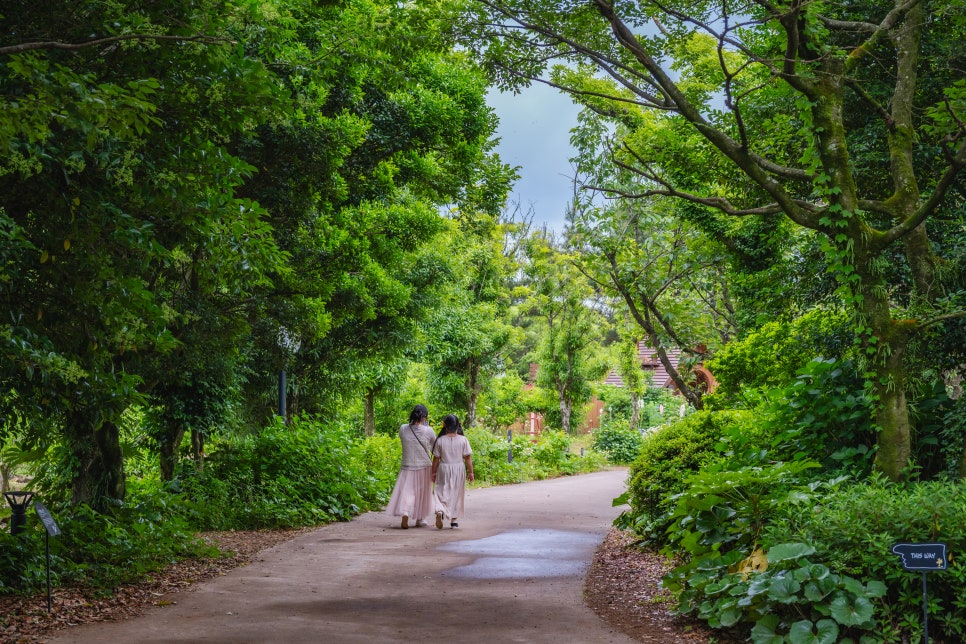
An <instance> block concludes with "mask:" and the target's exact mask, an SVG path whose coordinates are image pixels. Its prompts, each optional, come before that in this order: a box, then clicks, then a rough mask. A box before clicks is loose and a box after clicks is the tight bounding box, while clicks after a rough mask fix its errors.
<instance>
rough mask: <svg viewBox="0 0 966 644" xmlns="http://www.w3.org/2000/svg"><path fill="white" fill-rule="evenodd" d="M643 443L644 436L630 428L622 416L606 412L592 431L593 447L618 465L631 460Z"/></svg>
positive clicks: (634, 457)
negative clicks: (604, 418) (603, 419)
mask: <svg viewBox="0 0 966 644" xmlns="http://www.w3.org/2000/svg"><path fill="white" fill-rule="evenodd" d="M643 444H644V436H643V435H642V434H641V432H640V431H639V430H637V429H633V428H631V427H630V425H629V421H628V419H627V418H626V417H624V416H615V415H611V414H608V415H607V418H606V420H605V421H604V422H603V423H602V424H601V426H600V428H599V429H597V431H595V432H594V443H593V447H594V449H595V450H597V451H598V452H601V453H602V454H605V455H606V456H607V460H608V461H609V462H611V463H616V464H619V465H627V464H629V463H631V462H633V461H634V459H636V458H637V456H638V454H640V452H641V446H642V445H643Z"/></svg>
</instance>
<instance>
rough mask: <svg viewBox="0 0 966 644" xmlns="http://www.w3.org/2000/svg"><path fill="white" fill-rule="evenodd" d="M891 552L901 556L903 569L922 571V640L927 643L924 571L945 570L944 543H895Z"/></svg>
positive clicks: (926, 595) (926, 599) (927, 600)
mask: <svg viewBox="0 0 966 644" xmlns="http://www.w3.org/2000/svg"><path fill="white" fill-rule="evenodd" d="M892 552H893V554H897V555H899V557H901V558H902V567H903V569H905V570H916V571H920V572H922V641H923V642H924V644H929V596H928V594H927V592H926V573H927V572H929V571H930V570H946V568H947V567H948V565H949V559H948V557H947V555H946V544H945V543H897V544H895V545H893V546H892Z"/></svg>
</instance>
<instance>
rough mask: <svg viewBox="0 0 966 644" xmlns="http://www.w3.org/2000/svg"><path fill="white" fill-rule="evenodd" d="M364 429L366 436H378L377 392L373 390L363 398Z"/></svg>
mask: <svg viewBox="0 0 966 644" xmlns="http://www.w3.org/2000/svg"><path fill="white" fill-rule="evenodd" d="M362 403H363V413H362V427H363V431H364V432H365V435H366V436H375V434H376V392H375V391H373V390H372V389H369V390H368V391H366V395H365V396H363V399H362Z"/></svg>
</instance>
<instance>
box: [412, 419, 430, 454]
mask: <svg viewBox="0 0 966 644" xmlns="http://www.w3.org/2000/svg"><path fill="white" fill-rule="evenodd" d="M409 431H411V432H412V433H413V438H415V439H416V442H417V443H419V446H420V447H422V448H423V450H425V451H426V456H428V457H429V460H433V454H432V452H430V451H429V450H428V449H426V446H425V445H423V441H421V440H419V434H417V433H416V430H415V429H413V424H412V423H409Z"/></svg>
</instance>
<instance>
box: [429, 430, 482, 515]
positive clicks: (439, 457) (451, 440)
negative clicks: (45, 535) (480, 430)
mask: <svg viewBox="0 0 966 644" xmlns="http://www.w3.org/2000/svg"><path fill="white" fill-rule="evenodd" d="M472 453H473V450H472V449H470V442H469V441H468V440H467V439H466V436H464V435H463V427H462V426H461V425H460V421H459V419H458V418H457V417H456V416H454V415H453V414H450V415H448V416H447V417H446V418H444V419H443V428H442V429H441V430H439V436H437V437H436V442H435V443H433V474H432V478H433V482H434V483H435V484H436V499H437V503H438V504H439V505H438V509H437V511H436V527H437V528H442V527H443V516H444V515H445V516H447V517H449V519H450V523H449V525H450V527H451V528H456V527H459V523H457V519H458V518H459V517H461V516H463V503H464V501H465V498H466V481H467V479H468V480H470V481H472V480H473V478H474V477H473V459H472V457H471V456H470V455H471V454H472Z"/></svg>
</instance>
